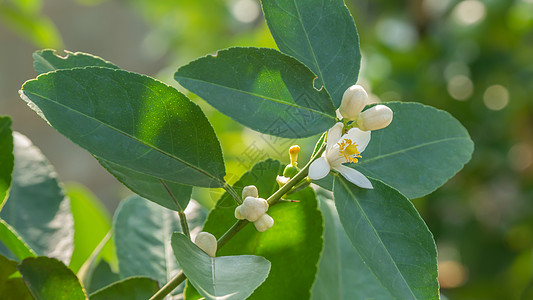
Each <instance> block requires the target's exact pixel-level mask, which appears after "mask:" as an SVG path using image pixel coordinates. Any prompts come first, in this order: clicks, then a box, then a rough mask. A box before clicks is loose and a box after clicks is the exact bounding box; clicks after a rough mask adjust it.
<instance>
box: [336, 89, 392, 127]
mask: <svg viewBox="0 0 533 300" xmlns="http://www.w3.org/2000/svg"><path fill="white" fill-rule="evenodd" d="M367 104H368V94H367V93H366V91H365V89H364V88H363V87H362V86H360V85H357V84H356V85H352V86H351V87H349V88H348V89H347V90H346V91H345V92H344V95H343V96H342V101H341V106H340V107H339V113H340V115H341V116H342V118H343V119H345V120H346V121H355V124H357V126H358V127H359V128H360V129H361V130H363V131H369V130H378V129H382V128H385V127H387V126H388V125H389V124H390V123H391V122H392V110H391V109H390V108H389V107H387V106H385V105H376V106H373V107H371V108H369V109H367V110H365V111H363V108H364V107H365V106H366V105H367Z"/></svg>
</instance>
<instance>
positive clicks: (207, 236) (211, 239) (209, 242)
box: [194, 231, 217, 257]
mask: <svg viewBox="0 0 533 300" xmlns="http://www.w3.org/2000/svg"><path fill="white" fill-rule="evenodd" d="M194 243H195V244H196V246H198V248H200V249H202V251H204V252H205V253H207V255H209V256H211V257H215V255H216V253H217V239H216V238H215V236H214V235H212V234H211V233H209V232H205V231H202V232H200V233H199V234H198V235H197V236H196V238H195V239H194Z"/></svg>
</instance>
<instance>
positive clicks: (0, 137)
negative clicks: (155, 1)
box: [0, 117, 14, 210]
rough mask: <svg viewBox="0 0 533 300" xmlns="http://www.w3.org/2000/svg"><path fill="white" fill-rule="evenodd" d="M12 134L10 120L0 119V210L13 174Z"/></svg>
mask: <svg viewBox="0 0 533 300" xmlns="http://www.w3.org/2000/svg"><path fill="white" fill-rule="evenodd" d="M13 160H14V158H13V133H12V131H11V118H9V117H0V210H2V205H3V203H4V200H5V198H6V195H7V190H8V189H9V186H10V185H11V173H12V172H13Z"/></svg>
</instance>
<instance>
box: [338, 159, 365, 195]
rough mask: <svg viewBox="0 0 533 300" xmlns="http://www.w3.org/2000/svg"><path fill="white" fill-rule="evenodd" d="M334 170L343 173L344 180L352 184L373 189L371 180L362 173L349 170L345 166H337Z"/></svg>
mask: <svg viewBox="0 0 533 300" xmlns="http://www.w3.org/2000/svg"><path fill="white" fill-rule="evenodd" d="M334 169H335V170H337V171H338V172H339V173H341V175H342V176H344V178H346V179H348V181H350V182H351V183H353V184H355V185H357V186H359V187H362V188H364V189H373V187H372V183H370V180H368V178H366V177H365V175H363V174H361V172H359V171H356V170H354V169H352V168H349V167H347V166H345V165H340V166H335V168H334Z"/></svg>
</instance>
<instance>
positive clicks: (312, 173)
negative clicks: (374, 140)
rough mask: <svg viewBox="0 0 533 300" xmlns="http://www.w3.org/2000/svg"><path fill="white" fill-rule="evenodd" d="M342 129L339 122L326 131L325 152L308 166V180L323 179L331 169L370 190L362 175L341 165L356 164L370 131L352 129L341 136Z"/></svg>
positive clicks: (370, 185)
mask: <svg viewBox="0 0 533 300" xmlns="http://www.w3.org/2000/svg"><path fill="white" fill-rule="evenodd" d="M343 127H344V125H343V123H341V122H339V123H337V124H335V125H334V126H333V127H332V128H331V129H330V130H329V131H328V135H327V139H326V143H327V144H326V145H327V147H326V151H324V153H323V154H322V157H320V158H318V159H317V160H315V161H314V162H313V163H311V165H310V166H309V178H310V179H314V180H317V179H321V178H324V177H326V175H328V174H329V171H330V170H331V169H333V170H335V171H337V172H339V173H340V174H341V175H342V176H344V178H346V179H348V180H349V181H350V182H352V183H353V184H355V185H357V186H360V187H362V188H366V189H372V184H371V183H370V180H368V179H367V178H366V177H365V176H364V175H363V174H361V173H360V172H359V171H356V170H354V169H352V168H350V167H347V166H345V165H343V164H344V163H347V162H351V163H356V162H357V161H358V160H357V158H361V153H363V151H365V148H366V146H367V145H368V142H370V131H362V130H360V129H358V128H352V129H350V130H349V131H348V133H346V134H345V135H342V129H343ZM341 135H342V136H341Z"/></svg>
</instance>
